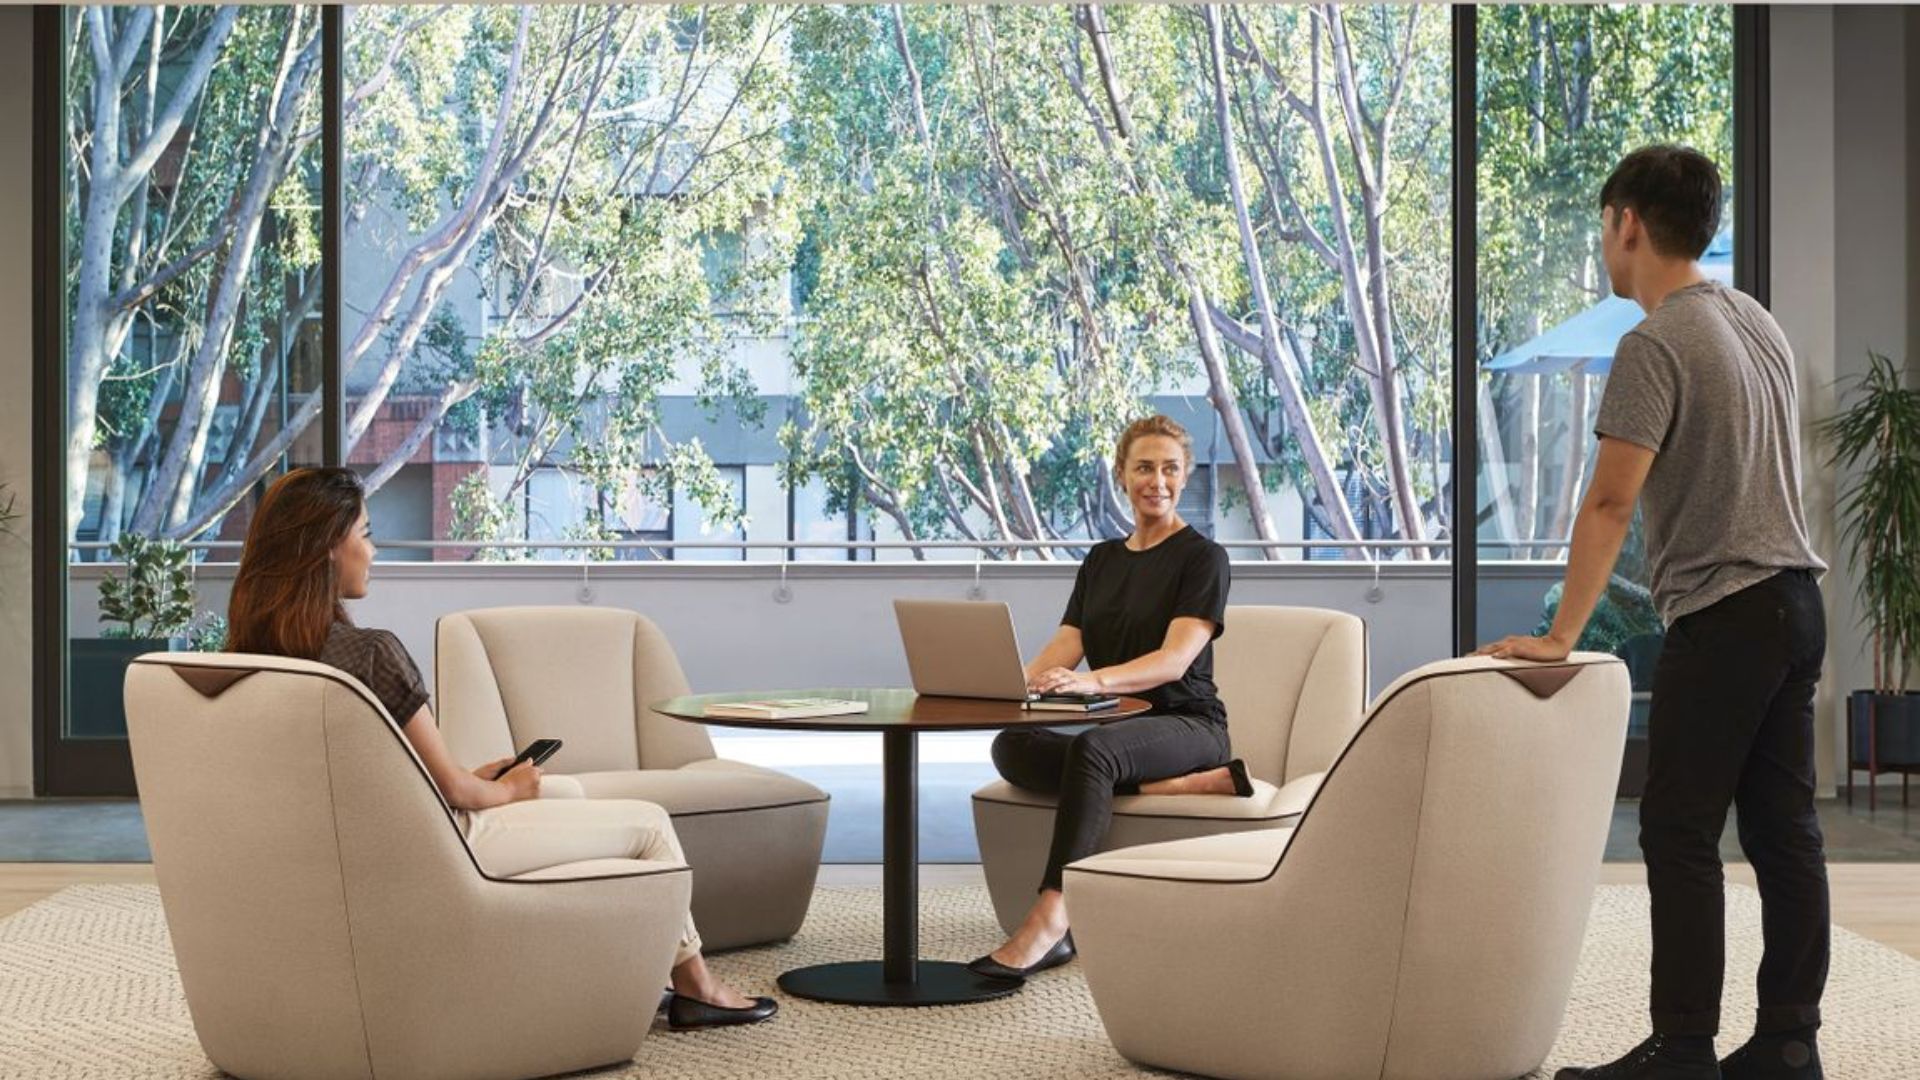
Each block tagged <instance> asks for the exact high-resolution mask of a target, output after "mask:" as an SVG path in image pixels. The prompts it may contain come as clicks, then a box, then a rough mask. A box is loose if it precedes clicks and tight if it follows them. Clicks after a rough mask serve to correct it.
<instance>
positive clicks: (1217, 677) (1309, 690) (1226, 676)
mask: <svg viewBox="0 0 1920 1080" xmlns="http://www.w3.org/2000/svg"><path fill="white" fill-rule="evenodd" d="M1226 619H1227V622H1226V626H1227V628H1226V632H1225V633H1224V634H1222V635H1221V636H1220V637H1219V638H1217V639H1215V641H1214V643H1213V675H1214V683H1215V684H1216V685H1217V686H1218V687H1219V689H1220V698H1221V701H1222V702H1223V703H1224V704H1225V705H1226V707H1227V726H1228V728H1229V730H1230V731H1231V733H1232V742H1233V752H1234V754H1235V755H1236V756H1238V757H1240V758H1242V759H1244V760H1245V761H1246V763H1247V771H1248V772H1249V773H1250V774H1251V776H1252V779H1253V788H1254V791H1253V797H1252V798H1238V797H1234V796H1229V795H1123V796H1120V797H1118V798H1116V799H1114V801H1113V824H1112V825H1111V826H1110V827H1109V829H1108V831H1107V837H1106V841H1105V843H1104V844H1103V845H1102V846H1103V848H1116V847H1130V846H1132V845H1135V844H1150V843H1156V842H1160V841H1166V840H1177V839H1181V838H1183V837H1188V836H1210V835H1212V834H1214V833H1222V832H1243V831H1246V830H1249V829H1272V828H1276V827H1279V826H1283V825H1288V824H1291V823H1292V822H1293V821H1295V820H1296V819H1297V818H1298V817H1299V816H1300V811H1301V810H1302V809H1304V808H1305V807H1306V805H1307V801H1308V800H1309V799H1311V798H1313V793H1314V792H1315V791H1316V790H1318V789H1319V786H1320V781H1321V778H1322V777H1324V776H1325V775H1326V770H1327V768H1328V767H1329V766H1330V765H1332V764H1333V759H1334V758H1335V757H1337V756H1338V755H1339V753H1340V751H1341V750H1342V749H1344V748H1345V747H1346V744H1347V739H1348V738H1350V737H1351V736H1352V735H1353V732H1354V730H1355V729H1356V728H1357V727H1358V726H1359V724H1360V716H1361V713H1362V712H1363V711H1364V710H1365V709H1366V703H1367V634H1366V624H1365V623H1364V622H1362V621H1361V620H1360V619H1359V618H1357V617H1355V616H1353V615H1349V614H1346V613H1345V612H1340V611H1326V610H1322V609H1319V608H1302V607H1261V606H1232V607H1228V608H1227V612H1226ZM1054 806H1055V800H1054V799H1053V797H1052V796H1049V795H1041V794H1039V793H1036V792H1032V791H1026V790H1024V789H1022V788H1018V787H1015V786H1014V785H1012V784H1010V783H1008V782H1006V781H1005V780H995V781H994V782H992V783H990V784H988V785H986V786H985V787H983V788H981V789H980V790H978V791H976V792H974V793H973V822H974V830H975V834H976V835H977V836H978V838H979V841H980V861H981V863H982V865H983V867H984V869H985V871H986V878H987V889H988V891H989V892H990V893H991V894H992V896H993V908H994V913H995V915H996V916H998V918H999V920H1000V925H1001V928H1002V929H1004V930H1005V931H1006V932H1007V933H1009V934H1011V933H1013V931H1014V929H1015V928H1017V927H1018V926H1019V925H1020V920H1021V919H1022V918H1024V917H1025V915H1026V912H1027V909H1028V908H1029V907H1031V906H1032V905H1033V899H1034V893H1035V890H1037V889H1038V888H1039V885H1040V875H1041V873H1042V871H1043V870H1044V869H1045V867H1046V861H1047V849H1048V846H1049V845H1050V843H1051V841H1052V836H1053V818H1054Z"/></svg>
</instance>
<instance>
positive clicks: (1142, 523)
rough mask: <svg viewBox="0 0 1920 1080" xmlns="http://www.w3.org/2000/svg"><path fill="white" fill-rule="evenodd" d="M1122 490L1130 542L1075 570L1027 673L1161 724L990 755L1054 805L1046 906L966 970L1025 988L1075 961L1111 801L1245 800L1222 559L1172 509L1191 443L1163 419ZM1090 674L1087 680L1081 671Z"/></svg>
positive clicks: (1113, 726) (1125, 471) (1025, 731)
mask: <svg viewBox="0 0 1920 1080" xmlns="http://www.w3.org/2000/svg"><path fill="white" fill-rule="evenodd" d="M1113 468H1114V478H1115V479H1116V480H1117V481H1119V482H1120V484H1121V485H1122V486H1123V487H1124V488H1125V489H1126V492H1127V498H1128V500H1129V501H1130V502H1131V503H1132V504H1133V520H1134V529H1133V534H1132V535H1131V536H1128V537H1127V538H1126V539H1124V540H1108V541H1106V542H1104V543H1101V544H1099V545H1097V546H1095V547H1094V549H1093V550H1092V551H1091V552H1089V553H1088V555H1087V557H1086V559H1085V561H1083V562H1082V563H1081V564H1080V572H1079V576H1078V577H1076V578H1075V579H1074V583H1073V596H1072V598H1071V599H1069V600H1068V601H1067V611H1066V614H1065V615H1064V616H1062V617H1061V620H1060V629H1059V632H1057V633H1056V634H1054V636H1053V640H1052V641H1049V642H1048V643H1047V646H1046V648H1044V649H1042V650H1040V655H1039V656H1037V657H1035V658H1034V660H1033V662H1032V663H1031V664H1028V665H1027V685H1028V686H1029V687H1030V688H1031V689H1033V690H1036V691H1039V692H1041V693H1101V694H1131V695H1134V696H1136V697H1143V698H1146V699H1147V700H1148V701H1150V702H1152V703H1153V706H1154V711H1153V712H1152V713H1150V714H1148V715H1145V716H1136V717H1131V718H1129V719H1126V720H1118V721H1115V722H1113V723H1110V724H1100V725H1096V726H1094V727H1091V728H1088V729H1086V730H1085V731H1081V732H1079V733H1078V734H1073V733H1069V732H1064V731H1055V730H1051V729H1047V728H1012V729H1008V730H1006V731H1003V732H1001V733H1000V735H999V736H998V737H997V738H995V739H994V741H993V764H994V767H995V768H997V769H998V770H999V771H1000V775H1001V776H1003V777H1005V778H1006V779H1007V780H1008V781H1009V782H1011V783H1013V784H1015V785H1017V786H1019V787H1022V788H1026V789H1028V790H1030V791H1038V792H1042V793H1045V794H1048V795H1057V796H1058V797H1059V811H1058V813H1057V814H1056V815H1055V817H1054V823H1053V847H1052V850H1051V851H1049V852H1048V855H1047V868H1046V872H1045V874H1044V875H1043V876H1042V877H1041V879H1040V882H1039V885H1040V898H1039V899H1038V900H1037V901H1035V903H1034V905H1033V908H1032V909H1031V910H1030V911H1029V912H1028V913H1027V918H1026V921H1025V922H1024V923H1023V924H1022V925H1021V927H1020V929H1019V930H1018V931H1016V932H1015V933H1014V935H1013V937H1012V938H1011V939H1009V940H1008V941H1007V942H1006V943H1005V944H1004V945H1002V946H1000V948H998V949H996V950H994V951H993V952H992V953H990V954H989V955H987V956H983V957H981V958H980V959H978V960H975V961H974V962H973V963H972V964H971V965H969V966H970V967H971V968H973V970H975V971H977V972H979V973H981V974H984V975H997V976H1000V977H1003V978H1005V977H1016V976H1025V975H1030V974H1033V973H1034V972H1036V971H1044V970H1045V969H1047V968H1050V967H1055V966H1057V965H1059V964H1064V963H1066V962H1067V961H1068V960H1071V959H1073V939H1072V937H1071V936H1069V935H1068V933H1067V912H1066V905H1065V904H1064V903H1063V902H1062V899H1061V892H1060V884H1061V881H1060V876H1061V870H1062V868H1063V867H1065V866H1066V864H1068V863H1070V862H1072V861H1074V860H1075V859H1080V858H1084V857H1086V856H1088V855H1091V854H1093V853H1094V851H1095V850H1097V848H1098V846H1099V844H1100V840H1101V838H1102V837H1104V836H1105V835H1106V832H1107V825H1108V823H1109V822H1110V821H1111V820H1112V817H1113V797H1114V795H1115V794H1146V795H1176V794H1219V795H1236V794H1237V795H1250V794H1252V790H1253V789H1252V787H1251V782H1250V781H1249V780H1248V778H1247V774H1246V767H1245V766H1244V765H1242V764H1241V763H1240V762H1238V761H1229V760H1228V759H1229V758H1230V757H1231V756H1232V754H1231V750H1230V747H1229V744H1228V740H1227V710H1226V707H1225V706H1224V705H1222V704H1221V702H1220V697H1219V695H1218V693H1216V692H1215V690H1214V685H1213V639H1214V638H1216V637H1219V636H1220V634H1221V632H1222V631H1223V630H1224V629H1225V628H1226V606H1227V585H1228V564H1227V553H1226V550H1225V549H1223V548H1222V547H1221V546H1220V545H1218V544H1216V543H1214V542H1213V541H1211V540H1209V539H1207V538H1206V537H1205V536H1202V535H1201V534H1200V533H1199V532H1198V531H1197V530H1196V529H1194V528H1193V527H1192V526H1191V525H1188V524H1187V523H1186V522H1184V521H1182V520H1181V519H1180V515H1179V513H1178V512H1177V511H1175V509H1174V507H1175V506H1176V505H1177V504H1178V503H1179V501H1180V490H1181V488H1183V487H1185V486H1186V483H1187V477H1188V476H1189V475H1191V473H1192V471H1193V442H1192V440H1191V439H1190V438H1189V437H1188V435H1187V433H1186V430H1185V429H1183V428H1182V427H1181V426H1180V425H1179V424H1176V423H1174V422H1173V421H1172V420H1169V419H1167V418H1166V417H1164V416H1153V417H1149V418H1147V419H1145V420H1139V421H1136V422H1134V423H1133V424H1132V425H1131V426H1129V427H1128V428H1127V430H1126V431H1125V432H1123V433H1122V434H1121V436H1120V445H1119V448H1118V450H1117V451H1116V453H1115V454H1114V465H1113ZM1083 659H1084V660H1086V662H1087V667H1088V670H1087V671H1084V672H1082V671H1076V670H1074V669H1075V668H1077V667H1078V666H1079V664H1080V661H1081V660H1083Z"/></svg>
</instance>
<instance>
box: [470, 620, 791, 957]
mask: <svg viewBox="0 0 1920 1080" xmlns="http://www.w3.org/2000/svg"><path fill="white" fill-rule="evenodd" d="M435 636H436V640H435V646H434V669H435V676H434V684H435V686H434V691H435V694H436V696H437V699H438V706H439V708H438V710H437V713H436V715H437V716H438V718H439V721H440V730H441V733H442V735H443V736H444V737H445V739H446V742H447V746H448V748H449V749H451V750H452V751H453V756H454V758H455V759H456V760H458V761H462V762H483V761H493V760H496V759H499V758H503V757H509V756H511V755H512V754H513V753H514V752H515V751H516V750H517V749H518V748H520V747H523V746H525V745H526V744H527V743H530V742H532V741H533V740H535V739H543V738H557V739H562V740H564V741H565V746H564V747H563V748H562V749H561V751H560V752H559V753H558V754H557V755H555V756H554V758H553V759H552V760H551V761H549V762H548V763H547V764H546V765H545V766H543V769H544V771H545V772H546V773H547V774H548V775H549V776H552V775H564V776H570V777H572V778H573V779H574V780H575V781H577V782H578V784H579V786H580V788H581V790H582V791H583V792H584V793H585V795H586V796H587V797H588V798H601V799H644V800H646V801H647V802H651V803H658V804H659V805H660V806H662V807H665V808H666V810H667V812H668V813H669V814H670V815H672V817H673V828H674V832H675V833H677V834H678V835H679V837H680V845H681V847H682V849H684V850H685V851H686V854H687V862H688V863H690V864H692V866H693V920H694V924H695V925H696V926H698V927H699V928H700V938H701V941H702V942H703V943H704V944H705V946H706V948H707V949H708V950H709V951H714V950H719V949H727V948H734V947H737V946H742V945H758V944H762V943H764V942H769V941H784V940H786V939H787V938H790V937H792V936H793V935H794V933H795V932H796V931H798V930H799V929H800V924H801V922H803V921H804V920H805V919H806V915H807V904H808V901H809V900H810V899H811V898H812V896H813V883H814V878H815V877H816V875H818V873H819V870H820V850H821V846H822V845H823V844H824V843H825V842H826V833H827V793H826V792H824V791H821V790H820V789H819V788H817V787H814V786H813V785H812V784H809V783H807V782H806V781H804V780H800V779H797V778H795V777H791V776H788V775H786V774H785V773H780V772H775V771H774V770H772V769H763V768H760V767H758V766H755V765H748V764H746V763H744V762H739V761H728V760H725V759H722V758H716V757H715V756H714V753H713V743H712V741H711V740H709V739H708V738H707V731H706V729H705V728H703V727H701V726H700V725H698V724H691V723H687V722H685V721H681V720H674V719H672V718H670V717H665V716H661V715H660V714H658V713H656V712H654V711H653V710H652V709H649V708H648V707H647V706H648V704H649V703H651V702H655V701H659V700H662V699H664V698H670V697H676V696H679V695H681V694H685V693H687V692H688V689H687V678H686V675H685V674H683V673H682V672H681V670H680V661H679V660H678V659H677V658H676V657H675V656H674V652H673V646H672V645H671V644H669V643H668V642H667V639H666V636H665V635H664V634H662V633H661V632H660V629H659V627H657V626H655V625H654V624H653V622H652V621H651V620H649V619H647V618H646V617H645V616H643V615H640V614H639V613H637V612H633V611H626V610H620V609H607V608H587V607H502V608H483V609H479V610H474V611H462V612H456V613H454V614H451V615H447V616H445V617H443V618H442V619H441V620H440V621H439V624H438V628H437V630H436V635H435Z"/></svg>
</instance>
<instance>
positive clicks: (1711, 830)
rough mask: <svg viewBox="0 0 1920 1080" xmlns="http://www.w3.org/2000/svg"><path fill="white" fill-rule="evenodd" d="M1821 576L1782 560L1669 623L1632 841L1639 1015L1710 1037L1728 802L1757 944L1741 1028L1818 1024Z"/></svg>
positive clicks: (1822, 923) (1822, 859) (1823, 929)
mask: <svg viewBox="0 0 1920 1080" xmlns="http://www.w3.org/2000/svg"><path fill="white" fill-rule="evenodd" d="M1826 645H1827V629H1826V617H1825V614H1824V612H1823V610H1822V607H1821V601H1820V587H1819V586H1818V585H1817V584H1815V582H1814V579H1813V575H1812V573H1811V572H1809V571H1805V570H1788V571H1785V572H1783V573H1780V574H1777V575H1775V576H1773V577H1771V578H1768V579H1767V580H1765V581H1762V582H1760V583H1759V584H1757V585H1753V586H1751V587H1749V588H1746V589H1743V590H1741V591H1740V592H1737V593H1734V594H1733V595H1732V596H1729V597H1727V598H1726V599H1724V600H1721V601H1719V602H1718V603H1716V604H1713V605H1712V606H1710V607H1707V608H1704V609H1702V610H1700V611H1697V612H1694V613H1692V614H1690V615H1685V616H1682V617H1681V618H1679V619H1677V620H1675V621H1674V623H1673V625H1672V626H1671V627H1669V628H1668V630H1667V639H1666V646H1665V649H1664V650H1663V651H1662V652H1661V654H1660V662H1659V666H1658V668H1657V669H1656V670H1655V672H1654V677H1653V702H1652V709H1651V713H1650V716H1649V718H1648V752H1649V762H1648V775H1647V787H1646V794H1645V796H1644V797H1643V798H1642V799H1641V802H1640V850H1641V851H1642V852H1643V853H1644V854H1645V856H1646V861H1647V887H1648V889H1649V890H1650V891H1651V893H1652V896H1653V992H1652V1005H1653V1028H1654V1030H1655V1031H1658V1032H1662V1033H1665V1034H1669V1035H1713V1034H1716V1033H1717V1032H1718V1031H1719V1027H1720V985H1721V980H1722V976H1723V970H1724V968H1725V967H1726V941H1725V938H1726V917H1725V910H1724V905H1725V895H1724V889H1723V887H1722V873H1721V865H1720V834H1721V832H1722V831H1723V830H1724V828H1725V827H1726V821H1727V807H1728V805H1729V804H1731V805H1732V806H1734V807H1735V808H1736V811H1737V814H1738V819H1739V829H1740V847H1741V850H1743V851H1745V852H1746V856H1747V861H1748V862H1750V863H1752V864H1753V872H1754V877H1755V878H1756V879H1757V880H1758V882H1759V886H1760V901H1761V906H1762V915H1761V927H1762V937H1763V938H1764V941H1765V946H1766V951H1765V954H1764V956H1763V958H1762V959H1761V961H1760V974H1759V991H1760V993H1759V997H1760V1010H1759V1015H1758V1017H1757V1018H1756V1025H1755V1028H1756V1030H1758V1031H1761V1032H1776V1031H1784V1030H1788V1029H1792V1028H1798V1027H1804V1026H1807V1025H1812V1024H1818V1023H1819V1021H1820V993H1821V990H1822V989H1823V988H1824V987H1825V986H1826V981H1827V951H1828V945H1829V941H1828V937H1829V930H1828V924H1829V918H1830V916H1829V913H1828V906H1827V868H1826V852H1825V848H1824V841H1823V840H1822V838H1821V835H1820V821H1819V819H1818V818H1817V817H1816V816H1815V815H1814V808H1813V790H1814V777H1813V689H1814V684H1815V683H1816V682H1818V681H1819V678H1820V662H1821V658H1822V656H1823V655H1824V654H1825V652H1826Z"/></svg>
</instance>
